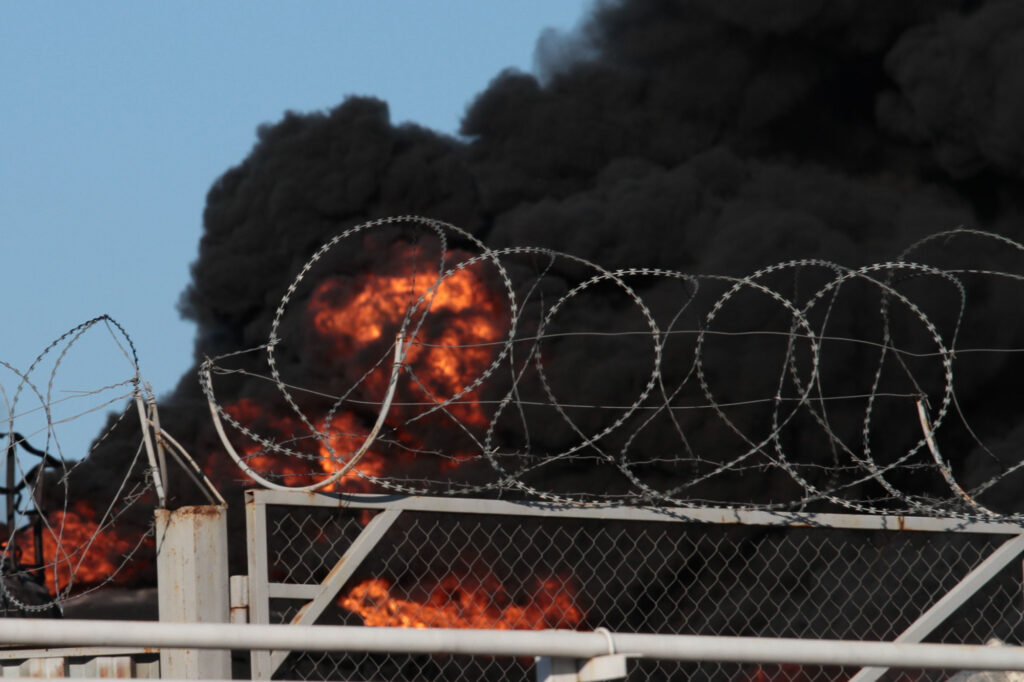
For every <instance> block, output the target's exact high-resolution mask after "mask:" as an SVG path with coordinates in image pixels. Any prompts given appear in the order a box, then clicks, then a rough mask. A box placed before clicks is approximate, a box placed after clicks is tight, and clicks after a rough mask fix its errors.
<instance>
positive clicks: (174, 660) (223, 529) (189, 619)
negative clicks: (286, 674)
mask: <svg viewBox="0 0 1024 682" xmlns="http://www.w3.org/2000/svg"><path fill="white" fill-rule="evenodd" d="M156 529H157V584H158V586H159V606H160V620H161V621H164V622H178V623H227V622H228V620H229V602H228V594H229V592H228V534H227V507H225V506H212V505H207V506H196V507H182V508H180V509H175V510H167V509H157V510H156ZM160 676H161V677H163V678H176V679H231V652H230V651H226V650H214V651H208V650H199V649H162V650H161V652H160Z"/></svg>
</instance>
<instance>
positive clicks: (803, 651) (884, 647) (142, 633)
mask: <svg viewBox="0 0 1024 682" xmlns="http://www.w3.org/2000/svg"><path fill="white" fill-rule="evenodd" d="M610 634H611V637H612V641H613V643H614V648H615V651H617V652H620V653H623V654H626V655H633V656H641V657H646V658H655V659H667V660H680V661H721V662H726V661H728V662H736V663H759V664H771V663H795V664H801V665H836V666H840V665H841V666H857V667H863V666H885V667H890V668H946V669H953V670H961V669H971V670H1024V647H1018V646H985V645H980V644H978V645H968V644H910V643H900V642H860V641H845V640H798V639H779V638H768V637H714V636H698V635H652V634H625V633H610ZM608 642H609V640H608V636H607V634H606V633H604V632H577V631H572V630H506V631H500V632H496V631H494V630H452V629H441V628H436V629H435V628H431V629H425V630H421V629H415V628H378V627H351V626H334V625H313V626H302V625H233V624H222V623H156V622H146V621H91V620H46V619H23V618H6V619H0V644H6V645H31V646H152V647H176V648H205V649H285V650H290V651H366V652H380V653H388V652H391V653H395V652H403V653H413V654H467V655H478V656H551V657H557V658H592V657H594V656H601V655H604V654H607V653H608V650H609V643H608Z"/></svg>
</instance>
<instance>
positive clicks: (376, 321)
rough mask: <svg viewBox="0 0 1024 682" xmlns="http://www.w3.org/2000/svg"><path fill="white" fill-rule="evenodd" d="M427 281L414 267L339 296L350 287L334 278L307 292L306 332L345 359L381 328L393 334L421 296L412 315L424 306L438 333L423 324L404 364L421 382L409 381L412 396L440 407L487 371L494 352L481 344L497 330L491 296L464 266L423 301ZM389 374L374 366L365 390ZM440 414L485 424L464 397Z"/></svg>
mask: <svg viewBox="0 0 1024 682" xmlns="http://www.w3.org/2000/svg"><path fill="white" fill-rule="evenodd" d="M413 268H414V266H413ZM435 281H436V278H435V277H434V276H432V275H429V274H426V273H419V272H416V271H415V269H411V270H410V271H409V272H407V273H405V274H401V275H390V276H380V275H372V274H368V275H366V276H365V277H364V278H363V279H362V280H361V281H360V282H359V284H358V287H357V289H356V291H355V292H354V293H352V294H350V295H347V296H346V295H345V294H346V292H347V291H348V290H349V289H350V286H348V285H346V284H345V283H344V282H343V281H342V280H341V279H340V278H330V279H326V280H324V281H323V282H321V283H320V284H319V285H318V286H317V287H316V289H315V290H314V291H313V294H312V297H311V299H310V302H309V312H310V315H311V318H312V323H313V327H314V329H315V330H316V331H317V333H318V334H319V335H320V336H321V337H322V338H326V339H330V340H331V342H332V344H333V347H334V352H335V353H336V354H337V355H338V356H340V357H347V356H349V355H351V354H352V353H353V352H354V351H355V350H357V349H358V348H360V347H363V346H365V345H367V344H370V343H373V342H376V341H380V340H381V339H382V338H384V336H385V330H388V332H397V331H398V327H399V325H400V323H401V321H402V319H403V317H404V316H405V314H406V311H407V310H409V309H410V307H411V306H412V305H413V304H414V303H416V301H417V300H418V299H419V298H420V297H422V296H426V299H425V300H424V302H422V303H420V305H419V306H418V307H417V309H416V313H417V315H422V314H423V313H424V312H425V311H426V308H427V305H428V304H429V306H430V311H431V314H432V315H442V316H443V319H444V325H443V329H441V330H430V329H427V326H424V328H422V329H421V330H420V332H419V334H418V335H417V337H416V338H414V339H412V344H411V346H410V348H409V352H408V354H407V357H406V362H407V364H408V365H410V366H411V367H412V370H413V372H414V373H415V374H416V377H417V378H418V379H419V381H420V382H422V385H419V384H416V382H412V384H413V386H414V389H413V390H414V392H416V393H417V394H419V396H420V397H421V398H423V397H427V398H428V400H432V401H435V402H443V401H444V400H446V399H448V398H451V397H452V396H454V395H456V394H458V393H460V392H462V391H463V390H464V389H465V388H466V387H467V386H468V385H469V384H471V383H472V382H473V380H474V379H476V378H477V377H478V376H479V375H480V374H481V373H482V372H483V371H484V370H485V369H486V368H487V366H488V364H489V363H490V362H491V360H492V358H493V354H494V350H493V348H494V347H493V346H491V345H488V344H492V343H494V342H495V341H498V340H499V339H500V338H501V337H502V336H503V334H504V329H503V326H502V323H501V322H499V319H500V317H499V312H500V305H499V304H498V302H497V299H496V297H495V296H494V294H493V292H491V290H490V289H489V288H488V287H487V286H486V285H485V284H484V282H483V279H482V277H481V275H480V274H478V273H477V272H476V271H475V270H474V269H473V268H472V267H470V268H466V269H463V270H458V271H456V272H455V273H454V274H452V275H451V276H449V277H447V278H445V279H444V280H443V281H442V282H441V284H440V285H439V286H438V287H437V289H436V291H434V292H433V294H432V295H430V288H431V287H432V286H433V285H434V283H435ZM428 326H429V325H428ZM389 371H390V368H386V369H385V368H378V369H377V370H375V371H374V372H373V374H372V375H371V376H370V377H368V378H367V380H366V385H367V386H368V387H369V388H370V389H371V390H373V391H375V392H383V387H384V386H385V384H386V382H387V372H389ZM424 393H426V394H427V395H426V396H424V395H423V394H424ZM447 409H448V410H449V411H450V412H451V413H452V415H453V416H454V417H455V418H456V419H458V420H459V421H461V422H463V423H464V424H472V425H476V426H483V425H485V424H486V423H487V418H486V417H485V415H484V413H483V410H482V409H481V406H480V404H479V403H478V402H476V401H474V400H473V399H472V396H471V395H470V394H467V395H465V396H462V397H461V398H460V400H459V401H457V402H456V403H454V404H451V405H449V406H448V407H447Z"/></svg>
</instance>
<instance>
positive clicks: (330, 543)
mask: <svg viewBox="0 0 1024 682" xmlns="http://www.w3.org/2000/svg"><path fill="white" fill-rule="evenodd" d="M374 513H376V512H371V511H368V510H358V509H342V510H331V509H322V508H320V509H317V508H304V507H291V506H287V507H284V506H269V507H268V529H269V530H268V535H269V538H268V553H269V556H268V562H269V564H268V570H269V575H270V580H271V581H274V582H284V583H297V584H313V583H319V582H320V581H321V580H323V579H324V578H325V577H326V576H327V574H328V572H329V571H330V570H331V569H332V567H333V566H334V565H335V563H336V562H337V561H338V559H340V558H341V556H342V554H343V553H344V552H345V550H346V548H347V547H348V546H349V545H350V544H351V542H352V541H353V540H354V539H355V538H356V537H357V536H358V534H359V532H360V531H361V530H362V528H363V526H364V525H365V524H366V523H367V522H368V520H369V518H370V516H371V515H372V514H374ZM1005 540H1006V537H1005V536H1001V535H985V534H979V533H965V532H947V533H934V532H896V531H867V530H845V529H836V528H818V527H757V526H741V525H735V524H732V525H727V524H708V523H697V522H660V523H652V522H639V521H608V520H589V519H586V520H581V519H578V518H557V517H556V518H551V517H543V518H542V517H501V516H497V515H476V514H473V515H470V514H456V513H441V512H437V513H433V512H412V511H406V512H403V513H402V515H401V516H400V517H399V518H398V520H397V521H396V522H395V524H394V525H393V526H392V527H391V528H390V529H389V530H388V531H387V533H386V534H385V535H384V536H383V538H382V539H381V541H380V542H379V543H378V544H377V546H376V547H375V548H374V549H373V551H372V552H371V553H370V554H369V556H368V557H367V558H366V559H365V560H364V561H363V563H362V564H361V565H360V567H359V569H358V570H357V572H356V573H355V575H353V576H352V578H351V579H350V580H349V581H348V582H347V583H346V584H345V585H344V586H343V587H342V589H341V590H340V592H339V594H338V596H337V597H336V598H335V599H334V600H333V604H332V606H331V607H329V608H328V609H327V610H326V611H325V612H324V613H323V614H322V615H321V617H320V618H319V620H318V621H317V622H318V623H326V624H343V625H367V626H373V625H390V626H406V627H474V628H494V629H515V628H518V629H529V628H533V629H543V628H569V629H585V630H592V629H594V628H597V627H605V628H608V629H609V630H611V631H613V632H635V633H641V632H643V633H664V634H702V635H724V636H764V637H794V638H812V639H833V638H834V639H862V640H892V639H894V638H895V637H896V636H897V635H899V634H900V633H901V632H902V631H903V630H904V629H905V628H907V627H908V626H909V625H910V624H911V623H912V622H913V621H914V620H915V619H916V618H917V617H918V616H919V615H920V614H921V613H922V612H923V611H924V610H925V609H927V608H928V607H929V606H930V605H932V604H934V603H935V602H936V601H937V600H938V599H939V598H941V597H942V596H943V595H944V594H945V593H946V592H948V591H949V590H950V589H951V588H952V587H953V586H954V585H956V584H957V582H958V581H960V580H961V579H962V578H963V577H964V576H965V575H966V574H967V573H968V572H969V571H970V570H971V569H973V568H974V567H975V566H977V565H978V564H979V563H980V562H981V561H983V560H984V559H985V558H986V557H987V556H988V555H989V554H991V552H992V551H993V550H994V549H995V548H996V547H998V546H999V544H1001V543H1002V542H1004V541H1005ZM301 605H302V602H300V601H296V600H288V599H273V600H271V622H275V623H287V622H290V621H291V619H292V617H293V616H294V615H295V614H296V612H297V611H298V608H299V607H301ZM1021 606H1022V603H1021V588H1020V567H1019V565H1018V564H1017V563H1016V562H1011V564H1010V566H1009V567H1008V568H1007V569H1005V570H1004V571H1002V572H1001V573H1000V574H999V575H998V576H997V577H996V578H995V579H994V580H992V581H990V582H989V583H988V584H987V585H985V586H984V587H983V588H982V589H981V590H980V591H979V592H978V593H977V594H975V595H974V596H973V597H972V598H971V599H969V600H968V602H967V603H966V604H965V605H964V606H962V607H961V608H960V609H959V610H957V611H956V612H955V613H954V614H953V615H952V616H951V617H950V618H949V619H947V621H946V622H945V623H944V624H943V625H942V626H941V627H939V628H938V629H937V630H936V631H935V632H934V633H933V635H932V636H931V637H929V638H927V640H926V641H932V642H947V643H954V642H955V643H982V642H985V641H987V640H988V639H990V638H992V637H998V638H999V639H1001V640H1004V641H1008V642H1012V643H1020V641H1021V634H1022V628H1021V626H1022V623H1021V618H1022V612H1021ZM496 636H500V635H496ZM855 672H856V670H852V669H839V668H822V667H794V666H761V667H759V666H750V665H738V664H722V663H705V664H684V663H677V662H671V661H650V660H635V661H632V662H631V663H630V677H629V679H630V680H661V679H664V680H669V679H691V680H751V681H754V680H758V681H759V680H793V681H799V682H804V681H814V682H818V681H821V682H825V681H829V680H843V679H848V678H849V677H850V676H851V675H852V674H854V673H855ZM535 674H536V673H535V670H534V661H533V660H532V659H525V658H498V657H494V658H489V657H467V656H421V655H405V654H401V653H394V654H388V655H380V654H366V653H362V652H353V653H350V654H343V655H339V654H323V653H315V652H293V653H292V654H291V655H290V656H289V657H288V658H287V659H286V661H285V662H284V664H283V665H282V667H281V668H280V669H279V670H278V671H277V673H276V677H278V678H281V679H315V680H328V679H345V680H409V681H412V680H453V681H454V680H505V679H509V680H533V679H534V678H535ZM948 674H949V671H946V672H942V671H890V672H889V673H888V674H887V675H886V676H885V677H883V679H886V680H903V679H907V680H910V679H913V680H938V679H945V678H946V677H947V676H948Z"/></svg>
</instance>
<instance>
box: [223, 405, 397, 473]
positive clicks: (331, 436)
mask: <svg viewBox="0 0 1024 682" xmlns="http://www.w3.org/2000/svg"><path fill="white" fill-rule="evenodd" d="M224 410H225V411H226V412H227V413H228V414H229V415H231V417H233V418H234V419H235V420H237V421H238V422H239V423H241V424H243V425H246V426H256V427H257V428H258V430H260V431H266V430H270V431H273V432H274V433H275V434H276V436H277V441H278V442H281V441H284V442H285V443H286V444H287V445H288V446H289V447H290V449H293V450H294V449H295V445H296V443H295V442H294V441H295V440H297V438H298V437H299V434H302V433H304V432H308V427H306V426H305V425H304V424H302V423H301V421H300V420H299V419H298V418H296V417H281V416H277V415H273V414H270V413H269V412H267V411H266V410H264V409H263V408H262V407H260V405H259V404H257V403H256V402H254V401H252V400H249V399H247V398H243V399H241V400H239V401H237V402H235V403H231V404H230V405H227V406H225V408H224ZM315 426H316V427H317V429H318V430H319V431H320V432H321V433H326V434H327V442H324V441H320V443H319V447H318V456H317V455H310V457H309V458H308V459H307V458H303V457H298V456H294V455H287V454H283V453H279V452H274V451H271V450H266V449H264V448H263V447H262V446H261V445H260V444H259V443H250V444H248V445H245V446H243V447H242V448H241V453H240V454H241V455H242V457H243V458H244V459H245V461H246V463H247V464H248V465H249V466H250V467H252V468H253V469H255V470H256V471H257V472H260V473H261V474H263V475H270V476H273V477H274V478H275V479H276V480H279V481H281V482H282V483H283V484H284V485H291V486H301V485H309V484H310V483H312V482H314V481H316V480H318V479H322V478H325V477H327V476H329V475H330V474H332V473H334V472H335V471H337V470H338V469H340V468H341V467H342V466H343V465H344V461H345V459H346V458H347V456H348V455H349V454H350V453H352V452H354V451H355V450H356V449H358V448H359V446H360V445H362V443H363V439H364V438H365V429H362V427H360V426H359V424H358V421H357V420H356V418H355V417H354V416H353V415H352V414H350V413H347V412H341V413H338V414H336V415H334V417H333V418H332V420H331V427H330V428H329V429H326V428H325V426H326V422H325V421H324V420H323V419H321V420H320V422H319V423H318V424H315ZM328 445H329V446H330V447H328ZM331 450H333V453H332V452H331ZM218 462H221V460H219V459H218V458H214V457H210V458H208V460H207V463H206V467H205V469H206V474H207V476H210V477H211V478H214V479H219V478H220V477H222V476H223V475H224V474H225V473H226V472H222V471H221V470H220V468H219V466H218ZM386 465H387V462H386V460H385V459H384V457H383V456H381V455H380V454H379V453H377V452H375V451H373V450H370V451H368V452H366V453H365V454H364V455H363V456H362V458H360V460H359V462H358V463H357V464H356V466H355V467H353V469H352V471H350V472H349V473H347V474H346V475H345V476H343V477H341V478H340V479H339V480H337V481H335V482H334V483H333V484H331V485H329V486H326V487H325V488H324V490H325V491H326V492H365V491H366V490H368V489H369V484H368V481H367V480H366V479H365V478H362V477H361V476H360V475H359V474H360V473H361V474H364V475H370V476H380V475H382V474H383V473H384V470H385V467H386ZM246 484H247V485H255V483H254V482H252V481H248V482H247V483H246Z"/></svg>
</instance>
